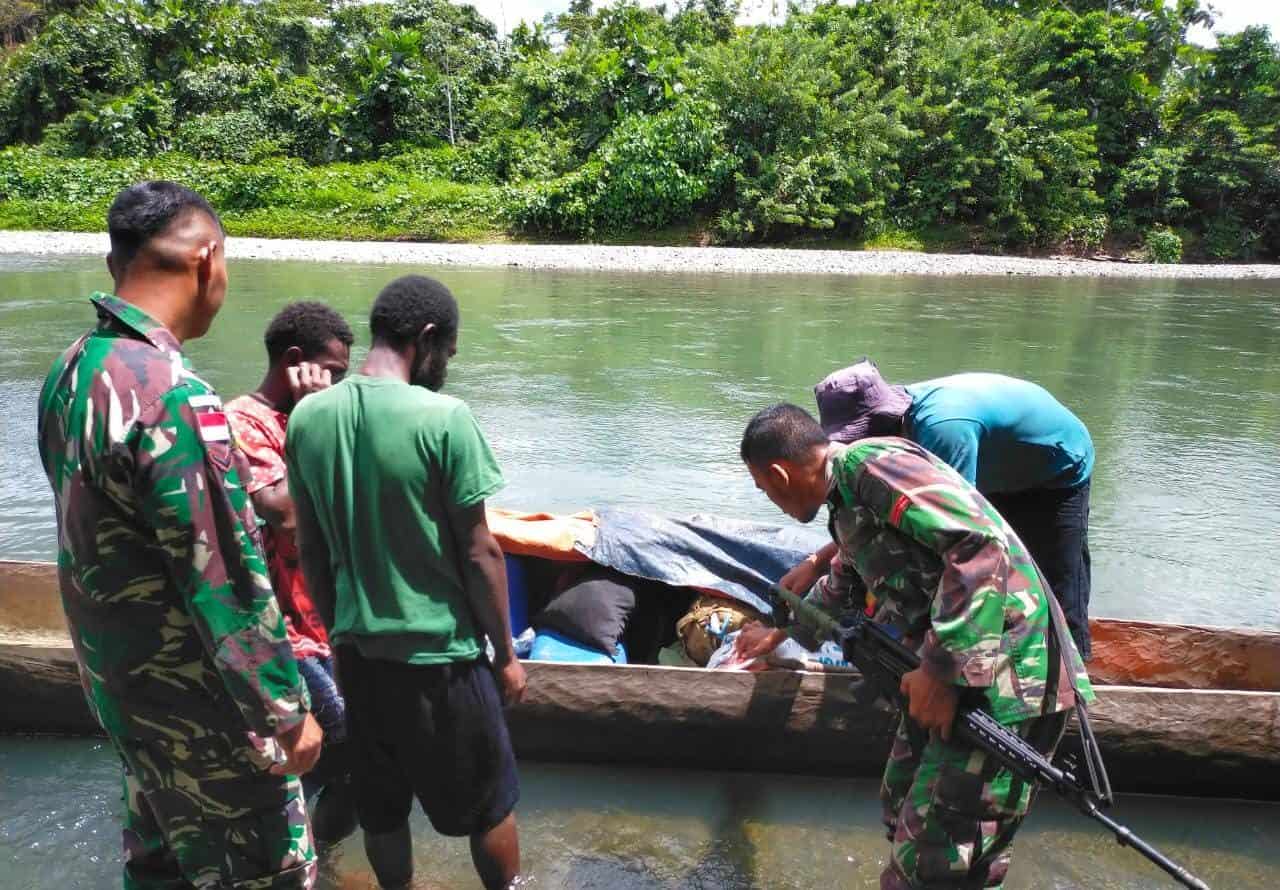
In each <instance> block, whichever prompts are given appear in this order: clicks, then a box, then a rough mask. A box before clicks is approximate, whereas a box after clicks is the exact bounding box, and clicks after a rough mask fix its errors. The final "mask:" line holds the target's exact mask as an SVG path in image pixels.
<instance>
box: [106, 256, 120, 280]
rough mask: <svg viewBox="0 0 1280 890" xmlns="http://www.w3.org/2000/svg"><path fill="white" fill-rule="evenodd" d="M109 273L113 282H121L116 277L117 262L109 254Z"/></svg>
mask: <svg viewBox="0 0 1280 890" xmlns="http://www.w3.org/2000/svg"><path fill="white" fill-rule="evenodd" d="M107 273H108V274H109V275H110V276H111V280H112V281H116V282H118V281H119V280H120V279H119V278H118V277H116V261H115V257H113V256H112V255H111V254H107Z"/></svg>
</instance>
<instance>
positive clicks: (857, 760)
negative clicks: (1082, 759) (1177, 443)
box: [0, 644, 1280, 799]
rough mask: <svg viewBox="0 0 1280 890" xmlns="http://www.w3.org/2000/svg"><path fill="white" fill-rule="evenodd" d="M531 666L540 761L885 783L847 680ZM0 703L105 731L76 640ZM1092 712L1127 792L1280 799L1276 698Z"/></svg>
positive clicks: (5, 655)
mask: <svg viewBox="0 0 1280 890" xmlns="http://www.w3.org/2000/svg"><path fill="white" fill-rule="evenodd" d="M527 667H528V671H529V692H528V696H527V698H526V700H525V701H524V702H523V703H522V704H521V705H520V706H518V707H516V708H514V709H512V710H511V711H510V713H509V717H508V719H509V724H510V727H511V733H512V738H513V739H514V741H515V745H516V749H517V752H518V754H519V755H520V756H521V757H522V758H527V759H531V760H551V761H566V762H589V763H616V764H635V765H647V766H664V767H697V768H707V769H733V770H755V771H769V772H784V773H807V774H821V775H850V776H878V775H879V773H880V770H881V769H882V767H883V765H884V759H885V754H886V753H887V751H888V746H889V740H890V737H891V735H892V732H893V728H894V724H895V721H896V717H895V716H894V715H893V714H891V713H887V712H885V711H883V710H881V709H879V708H877V707H874V706H866V705H860V704H858V703H857V702H856V701H855V700H854V698H853V696H852V695H851V694H850V691H849V687H850V682H849V677H848V675H840V674H821V673H804V672H798V671H768V672H764V673H736V672H734V673H728V672H718V671H705V670H701V669H696V668H664V667H651V666H647V665H622V666H597V665H569V664H551V663H539V662H529V663H528V664H527ZM0 698H2V699H3V700H4V702H5V703H6V706H5V707H4V709H3V710H0V733H58V734H71V735H88V734H94V733H98V732H100V730H99V729H98V727H97V725H96V724H95V723H94V721H93V719H92V717H91V716H90V715H89V711H88V709H87V707H86V706H85V702H84V696H83V693H82V692H81V689H80V683H79V677H78V674H77V671H76V667H75V659H74V655H73V653H72V651H71V648H70V646H69V645H68V646H65V647H62V648H58V647H50V646H35V645H29V644H0ZM1092 714H1093V720H1094V726H1095V730H1096V732H1097V734H1098V738H1099V741H1100V742H1101V744H1102V747H1103V751H1104V753H1105V754H1106V758H1107V762H1108V764H1109V767H1110V770H1111V776H1112V781H1113V782H1114V783H1115V785H1116V787H1117V788H1119V789H1121V790H1127V791H1146V792H1159V793H1166V794H1192V795H1206V796H1215V797H1222V796H1230V797H1250V798H1255V799H1280V769H1277V767H1278V766H1280V694H1277V693H1270V692H1255V691H1229V690H1228V691H1223V690H1192V689H1161V688H1150V687H1146V688H1144V687H1134V686H1103V687H1100V689H1099V700H1098V703H1097V705H1096V706H1095V707H1094V709H1093V711H1092ZM1068 744H1070V742H1068Z"/></svg>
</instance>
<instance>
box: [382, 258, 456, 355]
mask: <svg viewBox="0 0 1280 890" xmlns="http://www.w3.org/2000/svg"><path fill="white" fill-rule="evenodd" d="M429 324H434V325H435V326H436V328H437V329H438V330H439V333H440V334H441V335H442V336H444V337H452V336H453V335H454V334H456V333H457V332H458V301H457V300H455V299H454V298H453V294H452V293H450V292H449V288H447V287H445V286H444V285H443V284H441V283H440V282H439V281H436V280H435V279H434V278H428V277H426V276H425V275H405V276H404V277H402V278H397V279H396V280H395V281H393V282H391V283H390V284H388V285H387V286H386V287H384V288H383V289H382V292H381V293H379V294H378V298H377V299H376V300H374V301H373V309H372V310H371V311H370V313H369V332H370V333H371V334H372V335H373V339H375V340H383V341H385V342H387V343H390V344H391V345H392V346H404V345H405V344H406V343H409V342H411V341H412V340H413V339H414V338H415V337H417V336H418V334H420V333H421V332H422V329H423V328H424V327H426V326H427V325H429Z"/></svg>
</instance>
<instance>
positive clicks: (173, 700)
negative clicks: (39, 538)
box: [39, 182, 320, 888]
mask: <svg viewBox="0 0 1280 890" xmlns="http://www.w3.org/2000/svg"><path fill="white" fill-rule="evenodd" d="M108 226H109V229H110V234H111V255H110V257H108V266H109V267H110V269H111V272H112V275H113V277H114V279H115V284H116V295H109V294H95V295H94V296H93V298H92V300H93V304H94V306H95V307H96V309H97V312H98V324H97V327H96V328H94V329H93V330H91V331H90V332H89V333H87V334H85V335H84V336H83V337H81V338H80V339H79V340H78V341H76V342H75V343H74V344H73V345H72V346H71V348H70V349H68V350H67V351H66V352H65V353H63V355H62V356H61V357H60V358H58V360H57V361H55V362H54V364H53V368H52V370H51V371H50V372H49V376H48V379H47V380H46V381H45V385H44V389H43V390H42V392H41V394H40V404H39V436H40V453H41V457H42V460H43V463H44V467H45V472H46V473H47V475H48V477H49V481H50V483H51V485H52V486H53V491H54V497H55V501H56V505H57V512H58V540H59V552H58V571H59V579H60V585H61V591H62V600H63V605H64V608H65V610H66V614H67V620H68V624H69V626H70V631H71V637H72V641H73V643H74V644H75V649H76V654H77V660H78V662H79V664H80V669H81V677H82V680H83V682H84V685H85V691H86V694H87V697H88V700H89V704H90V707H91V708H92V709H93V711H94V714H95V715H96V717H97V719H98V721H99V722H100V723H101V724H102V727H103V729H105V730H106V732H107V734H108V736H110V738H111V741H112V744H113V745H114V747H115V748H116V750H117V752H118V754H119V755H120V758H121V760H122V761H123V764H124V769H125V803H126V818H125V831H124V854H125V878H124V883H125V886H126V887H128V888H160V887H164V888H171V887H173V888H176V887H192V886H194V887H200V888H205V887H244V888H267V887H309V886H311V884H312V882H313V881H314V875H315V863H314V856H313V853H312V849H311V837H310V830H309V827H308V825H307V820H306V810H305V807H304V804H303V799H302V793H301V788H300V785H299V781H298V778H297V775H296V774H295V773H300V772H305V771H306V770H307V769H309V768H310V766H311V764H313V763H314V761H315V759H316V757H317V756H318V755H319V748H320V744H319V740H320V732H319V729H318V727H317V725H316V723H315V720H314V718H312V717H311V715H310V714H309V713H308V701H307V695H306V688H305V686H304V685H303V683H302V681H301V680H300V679H299V676H298V669H297V665H296V663H295V662H294V660H293V656H292V654H291V653H290V650H289V645H288V642H287V641H286V638H285V629H284V623H283V621H282V618H281V614H280V609H279V606H278V605H277V603H276V599H275V596H274V595H273V593H272V591H271V586H270V583H269V581H268V580H267V570H266V566H265V565H264V563H263V557H262V555H261V552H260V550H259V546H258V539H257V531H256V520H255V518H254V515H253V511H252V507H251V506H250V502H249V497H248V495H247V494H246V493H245V489H244V480H245V479H246V478H247V468H246V466H245V465H244V462H243V458H242V456H241V455H240V454H239V453H238V451H237V449H236V448H235V446H234V444H233V443H232V441H231V438H230V434H229V432H228V430H227V424H226V419H225V417H224V416H223V414H222V407H221V403H220V401H219V399H218V396H217V395H216V393H214V391H213V389H212V388H211V387H210V386H209V384H207V383H205V382H204V381H203V380H201V379H200V378H199V377H198V376H196V374H195V372H194V371H193V370H192V369H191V365H190V363H189V362H188V361H187V358H186V356H184V355H183V353H182V349H181V342H182V341H183V340H185V339H189V338H192V337H198V336H201V335H202V334H203V333H204V332H205V331H206V330H207V329H208V327H209V323H210V322H211V321H212V319H213V316H214V314H215V313H216V312H217V310H218V307H219V306H220V305H221V302H222V299H223V294H224V293H225V287H226V273H225V265H224V263H223V259H222V248H223V236H222V229H221V224H220V223H219V221H218V219H217V216H216V215H215V214H214V212H213V210H212V209H211V208H210V207H209V205H208V204H207V203H206V202H205V201H204V200H203V199H202V198H200V196H199V195H196V194H195V193H194V192H191V191H189V190H187V189H184V188H182V187H180V186H178V185H175V184H174V183H164V182H154V183H142V184H140V185H136V186H133V187H131V188H129V189H126V190H125V191H124V192H121V194H120V195H119V196H118V197H117V198H116V201H115V203H114V204H113V205H112V207H111V211H110V214H109V216H108Z"/></svg>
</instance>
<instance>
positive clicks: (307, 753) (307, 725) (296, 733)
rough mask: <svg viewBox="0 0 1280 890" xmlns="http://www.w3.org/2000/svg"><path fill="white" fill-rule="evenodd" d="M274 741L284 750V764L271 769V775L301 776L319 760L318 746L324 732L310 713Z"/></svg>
mask: <svg viewBox="0 0 1280 890" xmlns="http://www.w3.org/2000/svg"><path fill="white" fill-rule="evenodd" d="M276 741H277V742H279V743H280V747H281V748H283V749H284V753H285V761H284V763H277V764H276V765H275V766H273V767H271V772H272V774H273V775H277V776H284V775H292V776H301V775H302V774H303V773H308V772H310V771H311V768H312V767H314V766H315V765H316V761H317V760H319V759H320V746H321V744H322V743H323V742H324V730H322V729H321V728H320V724H319V723H317V722H316V718H315V717H313V716H312V715H311V713H310V712H308V713H307V716H306V717H304V718H302V722H301V723H299V724H298V725H297V726H294V727H293V728H292V729H286V730H285V731H284V732H282V733H280V735H278V736H276Z"/></svg>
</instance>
